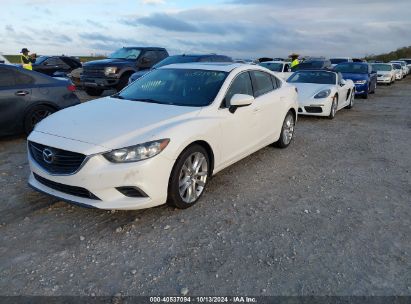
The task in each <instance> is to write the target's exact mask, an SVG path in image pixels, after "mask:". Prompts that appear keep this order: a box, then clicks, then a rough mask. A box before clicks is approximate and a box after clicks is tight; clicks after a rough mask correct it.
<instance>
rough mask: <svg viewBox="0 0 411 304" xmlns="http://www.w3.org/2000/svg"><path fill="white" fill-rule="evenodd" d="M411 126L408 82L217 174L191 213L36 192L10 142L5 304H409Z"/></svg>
mask: <svg viewBox="0 0 411 304" xmlns="http://www.w3.org/2000/svg"><path fill="white" fill-rule="evenodd" d="M81 94H83V93H81ZM83 97H84V95H83ZM410 114H411V77H409V78H408V79H406V80H404V81H402V82H397V83H396V84H395V85H393V86H391V87H378V92H377V94H376V95H374V96H372V97H371V98H370V99H369V100H362V99H359V100H356V104H355V106H354V108H353V109H352V110H342V111H340V112H338V113H337V117H336V119H335V120H333V121H330V120H327V119H318V118H303V117H301V118H300V120H299V123H298V126H297V131H296V132H297V133H296V138H295V141H294V142H293V144H292V145H291V146H290V147H289V148H288V149H285V150H279V149H275V148H272V147H267V148H265V149H262V150H261V151H259V152H257V153H255V154H253V155H251V156H250V157H248V158H246V159H244V160H242V161H240V162H238V163H237V164H235V165H233V166H231V167H229V168H228V169H226V170H224V171H223V172H221V173H219V174H217V176H215V177H214V178H213V179H212V180H211V181H210V183H209V186H208V190H207V192H206V193H205V195H204V196H203V198H202V200H201V201H200V202H199V203H198V204H197V205H196V206H194V207H193V208H190V209H187V210H184V211H181V210H175V209H172V208H169V207H167V206H161V207H158V208H153V209H148V210H143V211H128V212H107V211H99V210H94V209H84V208H81V207H77V206H71V205H69V204H66V203H64V202H59V201H57V200H55V199H53V198H49V197H47V196H45V195H42V194H39V193H37V192H35V191H33V190H31V189H30V188H29V187H28V186H27V184H26V181H27V176H28V173H29V169H28V165H27V160H26V151H25V145H26V142H25V139H24V138H12V139H3V140H1V141H0V203H1V205H0V214H1V220H0V223H1V226H0V294H1V295H18V294H24V295H115V294H119V293H121V294H122V295H178V294H180V292H181V290H182V289H183V288H187V289H188V295H211V294H212V295H233V294H243V295H244V294H247V295H411V260H410V253H411V237H410V235H411V234H410V232H411V231H410V227H411V225H410V224H411V204H410V201H411V200H410V197H411V178H410V166H411V153H410V150H411V119H410ZM186 291H187V290H186Z"/></svg>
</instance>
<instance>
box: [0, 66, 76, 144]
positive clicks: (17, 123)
mask: <svg viewBox="0 0 411 304" xmlns="http://www.w3.org/2000/svg"><path fill="white" fill-rule="evenodd" d="M75 89H76V87H75V86H74V85H73V84H72V83H71V82H70V81H68V80H66V79H60V78H53V77H50V76H47V75H44V74H41V73H38V72H34V71H28V70H25V69H22V68H20V67H16V66H11V65H5V64H0V136H5V135H14V134H19V133H23V132H25V133H26V134H29V133H30V132H31V131H32V130H33V128H34V126H35V125H36V124H37V123H38V122H39V121H41V120H42V119H43V118H45V117H47V116H48V115H50V114H52V113H54V112H56V111H58V110H60V109H63V108H67V107H70V106H73V105H77V104H79V103H80V100H79V99H78V98H77V96H76V95H75V94H74V91H75Z"/></svg>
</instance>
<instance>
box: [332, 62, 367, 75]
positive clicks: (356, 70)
mask: <svg viewBox="0 0 411 304" xmlns="http://www.w3.org/2000/svg"><path fill="white" fill-rule="evenodd" d="M334 71H336V72H340V73H352V74H368V65H366V64H358V63H342V64H339V65H337V66H335V68H334Z"/></svg>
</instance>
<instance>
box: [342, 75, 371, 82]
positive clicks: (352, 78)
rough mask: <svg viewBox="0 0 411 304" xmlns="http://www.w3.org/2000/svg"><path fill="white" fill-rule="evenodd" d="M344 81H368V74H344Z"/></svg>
mask: <svg viewBox="0 0 411 304" xmlns="http://www.w3.org/2000/svg"><path fill="white" fill-rule="evenodd" d="M342 75H343V78H344V79H351V80H352V81H356V80H368V75H367V74H355V73H342Z"/></svg>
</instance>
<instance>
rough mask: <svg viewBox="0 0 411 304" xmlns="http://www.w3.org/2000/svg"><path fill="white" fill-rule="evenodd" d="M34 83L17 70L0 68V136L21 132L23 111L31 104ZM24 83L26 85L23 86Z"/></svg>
mask: <svg viewBox="0 0 411 304" xmlns="http://www.w3.org/2000/svg"><path fill="white" fill-rule="evenodd" d="M30 82H34V79H30V78H28V77H26V76H25V74H24V75H23V74H21V73H19V71H18V70H17V69H14V68H5V67H0V134H1V135H9V134H16V133H19V132H21V131H22V130H23V118H24V113H25V109H26V108H27V106H28V105H30V102H31V92H32V89H31V88H30V85H27V83H30ZM24 83H26V84H24Z"/></svg>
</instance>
